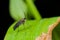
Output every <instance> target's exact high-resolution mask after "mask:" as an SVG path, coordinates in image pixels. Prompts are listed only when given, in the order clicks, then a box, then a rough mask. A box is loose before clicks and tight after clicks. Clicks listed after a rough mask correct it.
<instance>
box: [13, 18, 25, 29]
mask: <svg viewBox="0 0 60 40" xmlns="http://www.w3.org/2000/svg"><path fill="white" fill-rule="evenodd" d="M25 19H26V18H23V19H21V20H20V21H18V22H17V23H16V24H15V26H14V27H13V29H14V30H15V29H16V28H17V27H19V25H21V24H24V22H25Z"/></svg>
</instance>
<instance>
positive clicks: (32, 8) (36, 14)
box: [26, 0, 41, 20]
mask: <svg viewBox="0 0 60 40" xmlns="http://www.w3.org/2000/svg"><path fill="white" fill-rule="evenodd" d="M26 3H27V5H28V7H29V10H30V11H31V12H32V15H33V16H34V17H35V19H36V20H41V15H40V14H39V12H38V10H37V9H36V7H35V5H34V3H33V1H32V0H26Z"/></svg>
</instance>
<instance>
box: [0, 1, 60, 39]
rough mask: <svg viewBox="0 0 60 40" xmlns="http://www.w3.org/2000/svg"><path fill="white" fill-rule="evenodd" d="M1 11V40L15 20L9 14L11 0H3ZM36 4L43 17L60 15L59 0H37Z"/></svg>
mask: <svg viewBox="0 0 60 40" xmlns="http://www.w3.org/2000/svg"><path fill="white" fill-rule="evenodd" d="M1 4H2V5H1V6H2V7H1V8H2V9H0V10H2V11H1V13H0V17H1V18H0V40H3V38H4V36H5V33H6V31H7V29H8V28H9V26H10V25H11V24H12V23H13V22H14V20H13V19H12V18H11V17H10V15H9V0H2V3H1ZM35 5H36V7H37V9H38V11H39V12H40V13H41V15H42V17H43V18H49V17H55V16H60V3H59V1H58V0H54V1H53V0H49V1H48V0H36V1H35Z"/></svg>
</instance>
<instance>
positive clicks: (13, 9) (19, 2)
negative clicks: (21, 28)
mask: <svg viewBox="0 0 60 40" xmlns="http://www.w3.org/2000/svg"><path fill="white" fill-rule="evenodd" d="M9 10H10V15H11V17H12V18H13V19H14V20H20V19H21V18H25V14H26V13H27V6H26V3H25V2H24V1H23V0H10V5H9Z"/></svg>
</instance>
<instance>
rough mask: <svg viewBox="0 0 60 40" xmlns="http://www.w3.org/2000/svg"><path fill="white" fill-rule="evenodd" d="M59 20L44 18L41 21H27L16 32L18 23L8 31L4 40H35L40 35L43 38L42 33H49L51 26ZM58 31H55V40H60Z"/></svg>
mask: <svg viewBox="0 0 60 40" xmlns="http://www.w3.org/2000/svg"><path fill="white" fill-rule="evenodd" d="M57 19H58V17H53V18H44V19H42V20H40V21H36V20H26V22H25V23H24V24H22V25H20V26H19V27H18V28H17V29H16V30H13V27H14V25H15V23H16V22H15V23H13V24H12V25H11V26H10V28H9V29H8V31H7V34H6V36H5V39H4V40H35V39H36V37H38V36H39V35H40V36H41V35H42V33H47V32H48V30H49V25H51V24H53V23H55V22H56V21H57ZM56 30H58V31H59V30H60V25H59V27H58V26H57V29H56ZM58 31H53V34H54V35H53V39H54V40H59V39H60V36H59V35H60V34H59V33H60V31H59V32H58ZM54 32H55V33H54ZM56 32H57V33H56ZM54 37H55V38H54Z"/></svg>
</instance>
